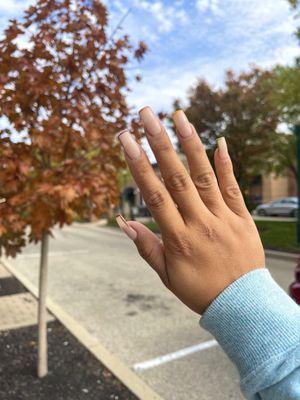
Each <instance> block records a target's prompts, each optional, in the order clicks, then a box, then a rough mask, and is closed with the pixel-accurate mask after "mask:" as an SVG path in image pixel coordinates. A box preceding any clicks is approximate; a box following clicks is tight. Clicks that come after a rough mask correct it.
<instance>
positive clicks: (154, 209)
mask: <svg viewBox="0 0 300 400" xmlns="http://www.w3.org/2000/svg"><path fill="white" fill-rule="evenodd" d="M118 139H119V140H120V142H121V144H122V146H123V149H124V153H125V157H126V161H127V164H128V166H129V168H130V171H131V173H132V175H133V178H134V180H135V182H136V184H137V185H138V187H139V189H140V191H141V194H142V196H143V198H144V200H145V203H146V204H147V206H148V208H149V210H150V212H151V214H152V215H153V217H154V219H155V221H156V222H157V223H158V224H159V227H160V229H161V231H162V233H163V232H168V231H169V232H170V230H178V229H181V228H183V227H184V222H183V219H182V217H181V215H180V213H179V211H178V210H177V208H176V206H175V204H174V201H173V200H172V198H171V196H170V194H169V193H168V191H167V189H166V188H165V186H164V185H163V183H162V182H161V181H160V180H159V179H158V177H157V176H156V174H155V173H154V171H153V168H152V166H151V164H150V162H149V160H148V157H147V156H146V154H145V152H144V151H143V150H142V148H141V147H140V145H139V144H138V143H137V142H136V141H135V139H134V137H133V136H132V135H131V134H130V132H129V131H128V130H124V131H122V132H120V133H119V134H118Z"/></svg>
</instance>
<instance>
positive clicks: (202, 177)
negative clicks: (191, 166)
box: [193, 171, 215, 190]
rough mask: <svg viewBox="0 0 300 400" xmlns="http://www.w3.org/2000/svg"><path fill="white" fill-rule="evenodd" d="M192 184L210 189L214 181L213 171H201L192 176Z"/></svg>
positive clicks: (200, 188)
mask: <svg viewBox="0 0 300 400" xmlns="http://www.w3.org/2000/svg"><path fill="white" fill-rule="evenodd" d="M193 182H194V185H195V186H196V188H197V189H199V190H207V189H211V187H212V186H213V185H214V183H215V176H214V173H213V171H207V172H203V173H201V174H198V175H195V176H194V177H193Z"/></svg>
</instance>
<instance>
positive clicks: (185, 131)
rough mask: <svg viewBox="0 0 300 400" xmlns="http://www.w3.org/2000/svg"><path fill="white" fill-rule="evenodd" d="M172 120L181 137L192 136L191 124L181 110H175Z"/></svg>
mask: <svg viewBox="0 0 300 400" xmlns="http://www.w3.org/2000/svg"><path fill="white" fill-rule="evenodd" d="M173 120H174V122H175V125H176V129H177V132H178V133H179V135H180V136H181V137H183V138H186V137H189V136H191V135H192V133H193V131H192V127H191V124H190V122H189V120H188V119H187V116H186V115H185V113H184V112H183V111H182V110H177V111H175V112H174V114H173Z"/></svg>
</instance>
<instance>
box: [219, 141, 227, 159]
mask: <svg viewBox="0 0 300 400" xmlns="http://www.w3.org/2000/svg"><path fill="white" fill-rule="evenodd" d="M217 144H218V149H219V157H220V158H221V159H222V160H226V159H227V158H229V154H228V148H227V143H226V140H225V138H224V136H222V137H220V138H218V139H217Z"/></svg>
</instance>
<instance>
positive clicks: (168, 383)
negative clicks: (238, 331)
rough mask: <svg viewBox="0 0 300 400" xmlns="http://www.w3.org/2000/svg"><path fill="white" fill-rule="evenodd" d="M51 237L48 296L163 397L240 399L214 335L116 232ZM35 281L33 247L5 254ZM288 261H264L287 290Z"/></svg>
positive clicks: (89, 230) (83, 230)
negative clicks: (16, 254) (13, 256)
mask: <svg viewBox="0 0 300 400" xmlns="http://www.w3.org/2000/svg"><path fill="white" fill-rule="evenodd" d="M54 234H55V239H51V242H50V261H49V263H50V266H49V297H50V298H51V299H52V300H53V301H54V302H56V303H57V304H59V305H60V307H62V308H63V309H64V310H65V311H66V312H67V313H69V314H70V315H71V316H72V317H73V318H74V319H75V320H76V321H77V322H79V323H80V324H81V325H82V326H83V327H84V328H85V329H86V330H87V331H88V332H89V333H90V334H92V335H93V336H95V337H96V338H97V339H98V340H99V342H101V343H102V345H103V346H105V347H106V348H107V350H109V351H110V352H111V353H113V354H114V355H115V356H117V357H118V358H119V359H121V360H122V361H123V362H124V363H125V364H126V365H128V366H130V367H131V368H132V369H133V370H135V371H136V373H137V374H139V375H140V376H141V378H142V379H143V380H145V382H147V383H148V384H149V385H150V386H151V387H152V388H153V389H154V390H155V391H156V392H157V393H159V394H160V395H161V396H162V397H163V398H165V399H166V400H171V399H172V400H173V399H174V400H175V399H176V400H177V399H180V400H194V399H195V400H196V399H197V400H216V399H222V400H229V399H230V400H239V399H243V396H242V395H241V393H240V390H239V386H238V381H239V380H238V374H237V372H236V370H235V368H234V366H233V365H232V364H231V362H230V361H229V360H228V359H227V357H226V356H225V354H224V353H223V352H222V350H221V348H220V347H219V346H218V345H216V343H215V342H214V341H213V338H212V337H211V336H210V335H209V334H208V333H207V332H206V331H204V330H203V329H202V328H200V326H199V316H198V315H197V314H195V313H193V312H192V311H190V310H188V309H187V308H186V307H185V306H184V305H183V304H182V303H181V302H180V301H179V300H177V299H176V298H175V297H174V296H173V295H172V294H171V293H170V292H169V291H168V290H167V289H166V288H164V287H163V285H162V284H161V282H160V281H159V279H158V278H157V276H156V274H155V273H154V272H153V271H152V270H151V268H150V267H148V265H147V264H146V263H145V262H144V261H143V260H142V259H141V258H140V257H139V255H138V254H137V252H136V250H135V247H134V245H133V244H132V243H131V242H130V241H129V240H128V239H127V237H126V236H124V235H123V234H122V233H121V232H120V231H119V230H117V229H114V228H105V227H102V228H100V227H95V226H93V225H81V224H75V225H73V226H71V227H66V228H64V229H63V230H56V231H55V232H54ZM9 263H10V265H11V266H12V267H13V268H15V269H16V270H18V271H20V272H22V274H23V275H25V276H26V277H27V278H28V279H29V280H30V281H31V282H32V283H33V284H34V285H37V282H38V265H39V247H38V246H36V245H29V246H28V247H27V248H26V249H25V250H24V252H23V254H22V255H20V256H18V257H17V258H16V259H13V260H11V259H10V260H9ZM294 264H295V263H294V262H290V261H280V260H276V259H273V258H272V259H271V258H270V259H267V265H268V267H269V268H270V271H271V273H272V274H273V276H274V278H275V279H276V280H277V282H278V283H279V284H280V285H281V286H282V287H283V288H284V289H285V290H286V289H287V288H288V285H289V284H290V283H291V280H292V278H293V269H294V266H295V265H294Z"/></svg>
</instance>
